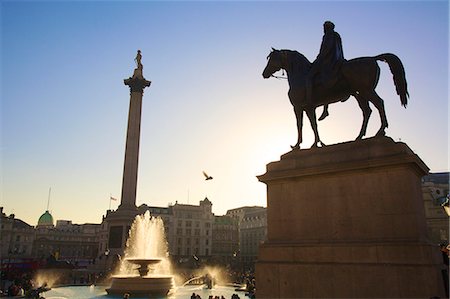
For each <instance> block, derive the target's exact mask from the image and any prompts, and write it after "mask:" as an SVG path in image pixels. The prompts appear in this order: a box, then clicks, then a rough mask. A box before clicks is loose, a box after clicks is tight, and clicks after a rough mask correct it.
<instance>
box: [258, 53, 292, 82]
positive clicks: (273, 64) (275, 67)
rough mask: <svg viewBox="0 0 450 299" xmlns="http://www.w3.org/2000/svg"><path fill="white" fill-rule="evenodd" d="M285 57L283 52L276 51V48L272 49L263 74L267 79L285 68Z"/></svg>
mask: <svg viewBox="0 0 450 299" xmlns="http://www.w3.org/2000/svg"><path fill="white" fill-rule="evenodd" d="M283 55H286V53H284V52H283V51H281V50H275V49H274V48H272V52H270V54H269V55H268V56H267V59H268V61H267V65H266V67H265V68H264V71H263V73H262V75H263V77H264V78H265V79H267V78H269V77H270V76H272V75H273V74H274V73H275V72H277V71H279V70H280V69H282V68H283Z"/></svg>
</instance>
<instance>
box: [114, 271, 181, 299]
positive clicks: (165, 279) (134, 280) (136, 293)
mask: <svg viewBox="0 0 450 299" xmlns="http://www.w3.org/2000/svg"><path fill="white" fill-rule="evenodd" d="M173 287H174V282H173V277H172V276H170V275H152V276H144V277H142V276H134V277H130V276H113V277H112V280H111V287H110V288H109V289H106V292H107V293H108V294H109V295H119V296H123V294H124V293H128V294H130V296H131V297H143V296H145V297H147V296H148V297H163V296H166V295H167V294H168V293H169V291H170V290H171V289H172V288H173Z"/></svg>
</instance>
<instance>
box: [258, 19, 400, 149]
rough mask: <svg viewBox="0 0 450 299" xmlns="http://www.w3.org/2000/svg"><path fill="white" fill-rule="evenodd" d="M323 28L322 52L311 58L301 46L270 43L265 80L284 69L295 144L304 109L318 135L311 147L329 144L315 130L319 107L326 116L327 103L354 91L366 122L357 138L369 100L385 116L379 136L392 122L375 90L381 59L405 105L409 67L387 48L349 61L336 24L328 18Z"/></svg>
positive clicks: (361, 134) (364, 127) (300, 133)
mask: <svg viewBox="0 0 450 299" xmlns="http://www.w3.org/2000/svg"><path fill="white" fill-rule="evenodd" d="M323 27H324V36H323V40H322V44H321V47H320V52H319V55H318V56H317V58H316V60H315V61H314V62H313V63H311V62H310V61H309V60H308V59H307V58H306V57H305V56H303V55H302V54H300V53H299V52H297V51H291V50H275V49H273V48H272V52H271V53H270V54H269V55H268V56H267V58H268V62H267V66H266V67H265V69H264V71H263V77H264V78H266V79H267V78H269V77H271V76H273V74H274V73H275V72H277V71H279V70H281V69H283V70H285V71H286V73H287V80H288V83H289V92H288V96H289V100H290V101H291V104H292V105H293V106H294V112H295V116H296V118H297V131H298V138H297V143H296V144H295V145H294V146H291V147H292V148H293V149H299V148H300V144H301V143H302V126H303V112H306V115H307V116H308V119H309V121H310V123H311V127H312V129H313V131H314V137H315V140H314V144H313V145H312V147H318V145H319V144H320V145H321V146H325V145H324V144H323V142H322V141H321V140H320V137H319V133H318V130H317V121H316V108H317V107H319V106H323V107H324V110H323V112H322V115H321V116H320V118H319V120H322V119H324V118H325V117H327V116H328V104H331V103H336V102H343V101H346V100H347V99H348V98H349V97H350V96H353V97H354V98H355V99H356V100H357V102H358V105H359V107H360V108H361V110H362V113H363V123H362V126H361V130H360V132H359V135H358V137H357V138H356V140H361V139H362V138H363V136H365V135H366V130H367V123H368V121H369V117H370V114H371V113H372V110H371V108H370V107H369V102H371V103H372V104H373V105H374V106H375V108H377V110H378V112H379V114H380V118H381V127H380V129H379V130H378V132H377V133H376V136H384V135H385V134H386V133H385V129H386V128H387V127H388V122H387V119H386V113H385V111H384V103H383V99H382V98H380V96H379V95H378V94H377V93H376V92H375V88H376V86H377V84H378V80H379V78H380V67H379V66H378V64H377V61H384V62H386V63H387V64H388V65H389V68H390V70H391V73H392V75H393V79H394V85H395V88H396V91H397V94H398V95H399V96H400V102H401V104H402V106H404V107H405V108H406V105H407V104H408V97H409V94H408V88H407V83H406V76H405V69H404V67H403V64H402V62H401V61H400V59H399V58H398V57H397V56H396V55H394V54H390V53H385V54H381V55H378V56H374V57H360V58H355V59H351V60H345V59H344V54H343V49H342V41H341V37H340V35H339V34H338V33H337V32H336V31H334V27H335V26H334V24H333V23H332V22H330V21H326V22H325V23H324V25H323Z"/></svg>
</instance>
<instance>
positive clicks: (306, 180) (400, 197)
mask: <svg viewBox="0 0 450 299" xmlns="http://www.w3.org/2000/svg"><path fill="white" fill-rule="evenodd" d="M427 172H428V168H427V166H426V165H425V164H424V163H423V162H422V160H421V159H420V158H419V157H418V156H417V155H415V154H414V153H413V152H412V151H411V149H410V148H409V147H408V146H407V145H406V144H404V143H396V142H394V141H393V140H392V139H390V138H371V139H366V140H363V141H359V142H349V143H342V144H338V145H333V146H328V147H325V148H318V149H309V150H294V151H292V152H289V153H287V154H285V155H283V156H282V157H281V160H280V161H278V162H273V163H270V164H268V165H267V172H266V173H265V174H264V175H261V176H259V177H258V178H259V180H260V181H261V182H264V183H265V184H266V185H267V227H268V240H267V241H266V242H265V243H264V244H263V245H262V246H261V247H260V249H259V256H258V262H257V264H256V281H257V297H258V298H412V297H414V298H419V297H421V298H430V297H432V296H444V289H443V279H442V277H441V272H440V269H441V268H440V263H441V262H442V261H441V258H440V256H439V249H438V248H437V246H435V244H429V242H428V240H427V236H426V223H425V214H424V206H423V199H422V191H421V177H422V176H423V175H425V174H426V173H427Z"/></svg>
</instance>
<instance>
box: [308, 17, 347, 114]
mask: <svg viewBox="0 0 450 299" xmlns="http://www.w3.org/2000/svg"><path fill="white" fill-rule="evenodd" d="M323 31H324V35H323V39H322V44H321V46H320V52H319V55H317V58H316V60H315V61H314V62H313V64H312V67H311V69H310V71H309V74H308V78H307V83H306V101H307V103H312V85H313V82H314V79H315V78H317V79H319V80H318V82H320V85H321V86H322V88H324V89H329V88H332V87H333V86H334V85H335V84H336V82H337V80H338V74H339V71H340V69H341V66H342V63H343V62H344V61H345V59H344V52H343V50H342V40H341V37H340V35H339V33H337V32H336V31H334V24H333V23H332V22H330V21H326V22H325V23H324V24H323ZM327 116H328V105H324V109H323V112H322V115H321V116H320V118H319V120H323V119H324V118H325V117H327Z"/></svg>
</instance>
